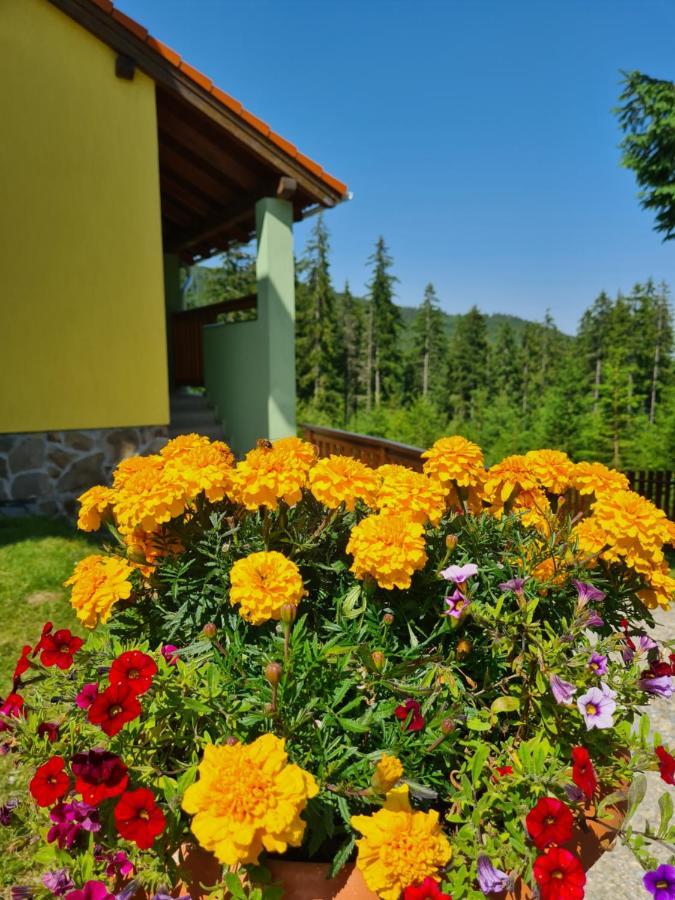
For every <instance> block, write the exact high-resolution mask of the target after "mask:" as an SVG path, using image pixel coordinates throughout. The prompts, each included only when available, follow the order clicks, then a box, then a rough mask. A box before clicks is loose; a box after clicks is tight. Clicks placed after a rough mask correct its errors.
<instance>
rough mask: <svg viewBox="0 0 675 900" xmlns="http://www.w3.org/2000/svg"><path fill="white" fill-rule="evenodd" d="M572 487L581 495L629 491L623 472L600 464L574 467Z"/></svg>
mask: <svg viewBox="0 0 675 900" xmlns="http://www.w3.org/2000/svg"><path fill="white" fill-rule="evenodd" d="M571 480H572V487H575V488H576V489H577V490H578V491H579V493H580V494H595V495H596V497H597V496H599V495H600V494H604V493H606V492H607V491H627V490H628V488H629V486H630V485H629V483H628V479H627V478H626V476H625V475H624V474H623V472H617V471H616V470H615V469H608V468H607V466H603V464H602V463H599V462H579V463H576V464H575V465H574V466H573V467H572V477H571Z"/></svg>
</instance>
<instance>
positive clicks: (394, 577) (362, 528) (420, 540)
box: [347, 513, 427, 590]
mask: <svg viewBox="0 0 675 900" xmlns="http://www.w3.org/2000/svg"><path fill="white" fill-rule="evenodd" d="M347 553H351V555H352V556H353V557H354V562H353V564H352V567H351V571H352V572H353V573H354V574H355V575H356V577H357V578H361V579H363V578H366V577H368V576H370V577H372V578H374V579H375V581H376V582H377V583H378V584H379V586H380V587H381V588H385V589H386V590H391V589H392V588H395V587H397V588H401V589H405V588H409V587H410V583H411V580H412V575H413V572H417V571H418V570H419V569H422V568H424V565H425V563H426V561H427V554H426V551H425V549H424V527H423V526H422V525H420V523H419V522H414V521H413V520H412V519H411V518H410V516H407V515H396V514H393V513H379V514H378V515H375V516H367V517H366V518H365V519H363V520H362V521H361V522H359V523H358V525H355V526H354V528H352V532H351V535H350V537H349V543H348V544H347Z"/></svg>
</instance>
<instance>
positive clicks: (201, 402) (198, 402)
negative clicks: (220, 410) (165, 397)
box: [169, 396, 210, 412]
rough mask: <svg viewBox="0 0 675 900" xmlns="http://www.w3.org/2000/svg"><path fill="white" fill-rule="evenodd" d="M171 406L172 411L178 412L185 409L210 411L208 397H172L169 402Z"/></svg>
mask: <svg viewBox="0 0 675 900" xmlns="http://www.w3.org/2000/svg"><path fill="white" fill-rule="evenodd" d="M169 406H170V408H171V409H172V410H176V411H177V412H179V411H182V410H184V409H188V410H190V409H210V405H209V401H208V400H207V399H206V397H200V396H194V397H189V396H188V397H171V398H170V400H169Z"/></svg>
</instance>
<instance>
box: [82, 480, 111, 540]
mask: <svg viewBox="0 0 675 900" xmlns="http://www.w3.org/2000/svg"><path fill="white" fill-rule="evenodd" d="M114 498H115V494H114V492H113V490H112V489H111V488H109V487H105V486H104V485H102V484H96V485H94V487H92V488H89V490H88V491H85V492H84V494H80V496H79V497H78V498H77V500H78V503H79V504H80V512H79V515H78V517H77V527H78V528H79V529H80V531H98V530H99V528H100V527H101V522H104V521H105V520H106V519H107V518H109V517H111V516H112V508H113V503H114Z"/></svg>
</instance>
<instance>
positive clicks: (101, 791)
mask: <svg viewBox="0 0 675 900" xmlns="http://www.w3.org/2000/svg"><path fill="white" fill-rule="evenodd" d="M70 767H71V769H72V770H73V775H74V776H75V790H76V791H77V793H78V794H82V799H83V800H84V802H85V803H88V804H89V805H90V806H98V804H99V803H102V802H103V800H107V799H108V798H109V797H119V795H120V794H123V793H124V791H125V790H126V789H127V785H128V783H129V776H128V775H127V767H126V766H125V764H124V763H123V762H122V760H121V759H120V758H119V756H117V755H116V754H115V753H111V752H110V751H109V750H101V749H99V748H96V749H94V750H88V751H87V752H86V753H76V754H75V756H74V757H73V758H72V761H71V764H70Z"/></svg>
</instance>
